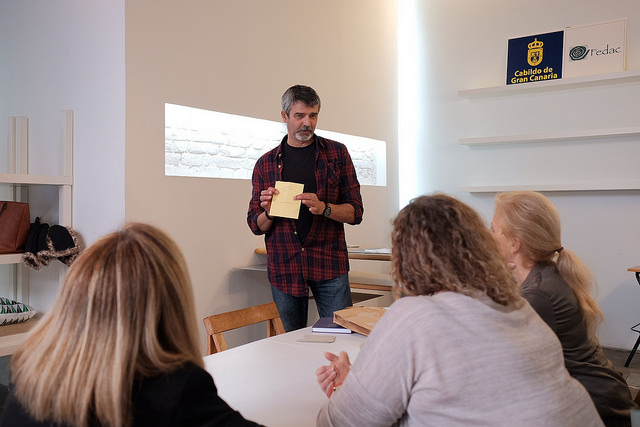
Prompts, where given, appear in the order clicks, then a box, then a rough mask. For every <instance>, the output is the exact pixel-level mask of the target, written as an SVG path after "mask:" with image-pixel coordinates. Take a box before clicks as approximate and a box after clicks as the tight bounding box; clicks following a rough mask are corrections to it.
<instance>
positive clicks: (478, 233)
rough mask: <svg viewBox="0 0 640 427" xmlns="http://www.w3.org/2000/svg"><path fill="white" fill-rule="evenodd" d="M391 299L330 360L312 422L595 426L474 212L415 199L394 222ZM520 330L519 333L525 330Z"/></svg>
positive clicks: (438, 200) (585, 399)
mask: <svg viewBox="0 0 640 427" xmlns="http://www.w3.org/2000/svg"><path fill="white" fill-rule="evenodd" d="M391 242H392V251H391V263H392V264H391V273H392V276H393V279H394V282H395V287H396V290H397V291H399V293H402V294H404V295H406V296H405V297H403V298H399V299H397V300H396V301H395V302H394V303H393V304H392V305H391V307H389V309H388V311H387V312H386V313H385V315H384V316H383V317H382V318H381V319H380V321H379V322H378V323H377V324H376V326H375V328H373V330H372V331H371V334H370V335H369V337H368V338H367V340H366V342H365V344H364V346H363V348H362V350H361V351H360V354H359V355H358V359H357V360H356V361H355V363H354V364H353V367H351V364H350V362H349V358H348V356H347V354H346V353H344V352H342V353H340V355H334V354H332V353H326V354H325V357H326V358H327V359H328V360H329V361H330V362H331V364H330V365H327V366H321V367H320V368H318V369H317V370H316V376H317V381H318V383H319V384H320V387H321V388H322V390H323V391H324V392H325V394H327V395H328V396H329V399H328V401H327V403H326V404H325V405H324V406H323V408H322V409H321V410H320V412H319V414H318V425H320V426H341V427H342V426H358V427H360V426H367V427H373V426H391V425H394V426H395V425H401V426H420V427H422V426H447V427H473V426H504V425H509V426H563V427H589V426H602V421H600V418H599V417H598V413H597V412H596V409H595V407H594V405H593V402H592V401H591V399H589V395H588V394H587V392H586V391H585V389H584V388H583V387H582V386H581V385H580V383H578V382H577V381H576V380H575V379H573V378H571V377H570V376H569V374H568V372H567V370H566V369H565V367H564V363H563V359H562V349H561V348H560V343H559V342H558V339H557V338H556V337H555V335H554V334H553V332H552V331H551V330H550V329H549V328H548V327H547V326H546V325H545V324H544V322H543V321H542V319H540V317H539V316H538V315H537V314H536V313H535V312H534V311H533V309H532V308H531V306H529V304H527V303H526V301H524V299H522V297H521V296H520V292H519V289H518V286H517V284H516V283H515V281H514V280H513V277H512V276H511V272H510V271H509V269H508V268H507V266H506V265H505V263H504V261H503V260H502V258H501V256H500V254H499V253H498V249H497V247H496V244H495V242H494V241H493V239H492V238H491V234H490V233H489V230H488V229H487V228H486V226H485V224H484V222H483V221H482V219H481V218H480V216H479V215H478V214H477V213H476V212H475V211H474V210H473V209H471V208H470V207H469V206H467V205H465V204H464V203H462V202H460V201H458V200H456V199H454V198H452V197H449V196H446V195H443V194H437V195H434V196H422V197H419V198H417V199H415V200H413V201H412V202H411V203H409V205H407V206H405V207H404V208H403V209H402V210H401V211H400V213H399V214H398V216H397V217H396V219H395V220H394V222H393V232H392V234H391ZM525 329H526V332H523V330H525Z"/></svg>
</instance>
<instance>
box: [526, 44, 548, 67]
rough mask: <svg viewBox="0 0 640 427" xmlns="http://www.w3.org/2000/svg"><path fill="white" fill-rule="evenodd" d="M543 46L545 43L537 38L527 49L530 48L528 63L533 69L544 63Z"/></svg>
mask: <svg viewBox="0 0 640 427" xmlns="http://www.w3.org/2000/svg"><path fill="white" fill-rule="evenodd" d="M543 45H544V43H543V42H541V41H538V39H537V38H535V39H534V40H533V41H532V42H531V43H529V44H528V45H527V47H528V48H529V50H528V51H527V62H528V63H529V65H531V66H532V67H535V66H536V65H540V63H541V62H542V53H543V52H542V46H543Z"/></svg>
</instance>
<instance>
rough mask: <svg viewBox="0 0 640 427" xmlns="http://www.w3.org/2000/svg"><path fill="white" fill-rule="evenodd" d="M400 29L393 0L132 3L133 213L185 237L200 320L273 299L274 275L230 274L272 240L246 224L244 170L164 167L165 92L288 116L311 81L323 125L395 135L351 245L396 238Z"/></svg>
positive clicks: (271, 116) (182, 99) (227, 109)
mask: <svg viewBox="0 0 640 427" xmlns="http://www.w3.org/2000/svg"><path fill="white" fill-rule="evenodd" d="M395 34H396V20H395V2H389V1H382V0H379V1H372V0H356V1H349V2H344V1H342V0H330V1H323V2H317V1H311V0H306V1H300V0H287V1H279V2H262V1H253V0H237V1H232V2H230V1H226V0H213V1H212V0H196V1H190V2H184V1H179V0H171V1H164V2H157V1H155V0H135V1H127V2H126V35H127V37H126V63H127V72H126V80H127V95H126V102H127V106H126V108H127V130H126V140H127V147H126V218H127V220H137V221H147V222H152V223H154V224H156V225H158V226H160V227H162V228H163V229H165V230H167V231H168V232H169V233H170V234H171V235H172V236H173V237H174V238H175V239H176V240H177V242H178V244H179V245H180V246H181V248H182V249H183V251H184V252H185V255H186V258H187V261H188V264H189V269H190V272H191V275H192V280H193V283H194V289H195V294H196V310H197V313H198V316H199V317H200V318H203V317H205V316H206V315H208V314H214V313H219V312H223V311H228V310H233V309H237V308H241V307H246V306H250V305H255V304H259V303H265V302H268V301H270V300H271V294H270V288H269V286H268V282H267V281H266V275H265V273H255V272H252V273H247V272H241V271H237V270H234V268H235V267H239V266H245V265H249V264H256V263H259V262H264V258H263V257H261V256H258V255H254V254H253V250H254V248H256V247H260V246H262V245H263V238H262V237H257V236H254V235H253V234H252V233H251V231H250V230H249V228H248V226H247V224H246V212H247V208H248V203H249V199H250V196H251V182H250V181H249V180H228V179H214V178H210V179H206V178H185V177H167V176H164V104H165V102H168V103H174V104H179V105H186V106H191V107H197V108H202V109H207V110H213V111H219V112H224V113H231V114H237V115H243V116H249V117H255V118H260V119H266V120H273V121H280V120H281V119H280V97H281V95H282V93H283V92H284V91H285V90H286V89H287V88H288V87H289V86H291V85H294V84H307V85H310V86H312V87H314V88H315V89H316V90H317V91H318V93H319V95H320V97H321V99H322V109H321V112H320V118H319V123H318V127H319V128H321V129H326V130H330V131H336V132H342V133H347V134H351V135H358V136H364V137H369V138H373V139H379V140H384V141H387V143H388V152H387V159H388V167H387V170H388V180H387V187H364V188H363V190H362V192H363V198H364V204H365V214H364V220H363V223H362V224H361V225H358V226H356V227H352V226H347V238H348V240H349V241H350V242H353V243H359V244H362V245H369V246H388V237H389V232H390V225H389V219H390V218H391V217H392V216H393V215H394V214H395V213H396V212H397V196H396V192H395V190H394V189H395V188H396V186H397V168H396V166H395V165H396V163H397V161H396V154H395V147H396V141H395V139H396V109H397V104H396V81H397V79H396V59H395V52H396V36H395ZM359 268H360V267H359ZM371 268H374V269H375V268H380V265H379V264H378V263H372V266H371ZM201 331H202V336H203V346H204V328H203V327H202V325H201ZM262 333H263V334H264V332H262ZM233 343H234V342H232V343H231V344H233Z"/></svg>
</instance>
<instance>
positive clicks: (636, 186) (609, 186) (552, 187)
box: [460, 180, 640, 193]
mask: <svg viewBox="0 0 640 427" xmlns="http://www.w3.org/2000/svg"><path fill="white" fill-rule="evenodd" d="M637 190H640V180H636V181H628V182H615V183H606V182H605V183H602V182H600V183H596V182H593V183H573V184H535V183H533V184H517V185H466V186H462V187H460V191H464V192H466V193H499V192H502V191H542V192H552V191H553V192H557V191H637Z"/></svg>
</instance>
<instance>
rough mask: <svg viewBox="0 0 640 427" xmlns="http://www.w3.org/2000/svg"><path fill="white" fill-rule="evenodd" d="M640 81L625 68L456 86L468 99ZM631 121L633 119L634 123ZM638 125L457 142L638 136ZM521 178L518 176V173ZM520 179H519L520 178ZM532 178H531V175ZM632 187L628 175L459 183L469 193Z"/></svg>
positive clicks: (637, 184) (639, 183)
mask: <svg viewBox="0 0 640 427" xmlns="http://www.w3.org/2000/svg"><path fill="white" fill-rule="evenodd" d="M639 82H640V72H638V71H625V72H620V73H612V74H601V75H592V76H585V77H578V78H571V79H558V80H551V81H549V80H547V81H542V82H533V83H525V84H517V85H504V86H497V87H486V88H476V89H465V90H459V91H458V95H459V96H460V97H465V98H467V99H468V100H469V101H470V102H474V101H475V100H480V99H482V98H489V97H494V98H495V97H505V96H509V95H528V94H537V93H543V92H556V91H569V90H574V89H579V88H588V87H602V86H613V85H621V84H636V83H639ZM634 125H635V123H634ZM639 137H640V126H631V127H621V128H612V129H579V130H571V131H553V132H544V131H542V132H539V133H533V134H514V135H483V136H474V137H461V138H459V139H458V143H459V144H460V145H466V146H469V147H470V149H473V148H474V147H476V146H490V145H494V146H497V145H504V144H532V143H535V144H538V143H558V142H572V141H573V142H579V141H587V140H595V139H602V140H616V139H617V140H620V139H622V138H639ZM520 178H522V177H520ZM520 181H521V182H522V181H523V179H520ZM532 181H535V179H533V180H532ZM517 190H532V191H546V192H549V191H636V190H640V180H638V179H635V178H634V177H632V178H631V179H629V180H624V179H622V180H611V181H609V182H606V181H605V182H603V181H602V180H599V181H594V182H585V181H583V182H573V183H571V182H563V183H536V182H531V183H525V184H500V185H463V186H461V187H460V191H463V192H469V193H495V192H501V191H517Z"/></svg>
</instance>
